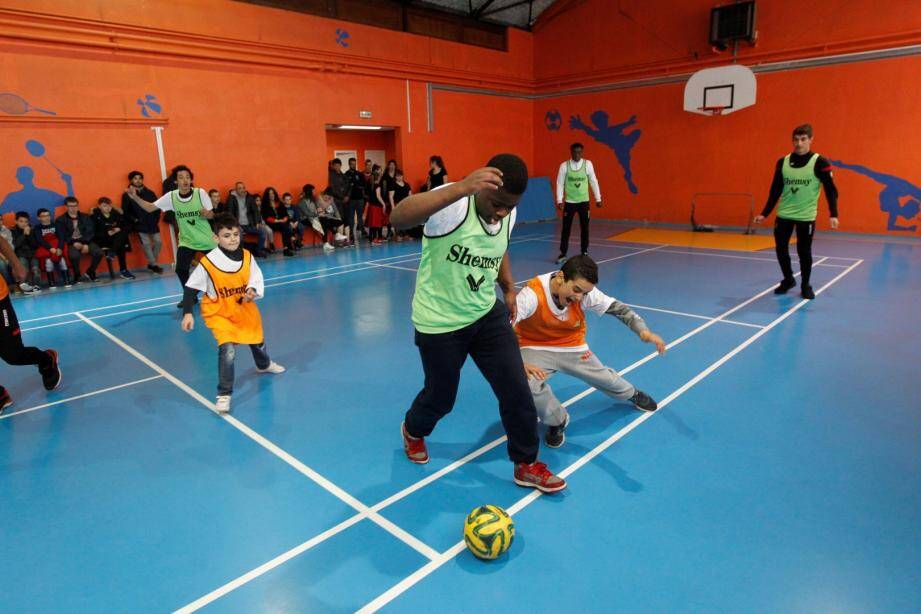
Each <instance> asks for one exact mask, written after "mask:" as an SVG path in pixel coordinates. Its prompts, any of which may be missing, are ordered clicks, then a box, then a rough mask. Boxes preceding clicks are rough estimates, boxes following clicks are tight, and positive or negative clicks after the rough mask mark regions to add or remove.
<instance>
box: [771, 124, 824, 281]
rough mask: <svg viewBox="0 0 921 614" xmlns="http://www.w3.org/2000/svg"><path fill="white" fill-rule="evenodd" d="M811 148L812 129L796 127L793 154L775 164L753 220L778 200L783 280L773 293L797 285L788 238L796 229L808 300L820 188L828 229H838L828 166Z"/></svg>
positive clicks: (777, 231) (776, 233)
mask: <svg viewBox="0 0 921 614" xmlns="http://www.w3.org/2000/svg"><path fill="white" fill-rule="evenodd" d="M811 149H812V126H811V125H809V124H803V125H802V126H797V127H796V128H795V129H794V130H793V153H791V154H787V155H786V156H784V157H783V158H781V159H780V160H778V161H777V166H776V168H775V170H774V180H773V182H772V183H771V192H770V195H769V196H768V200H767V203H766V204H765V205H764V210H763V211H762V212H761V215H759V216H756V217H755V223H756V224H760V223H761V222H763V221H764V218H766V217H767V216H768V215H770V214H771V211H772V210H773V209H774V205H776V204H777V201H778V200H780V206H779V207H777V221H776V222H774V245H775V248H776V251H777V261H778V262H779V263H780V270H781V271H782V272H783V279H782V280H781V281H780V284H779V285H778V286H777V288H775V289H774V294H786V292H787V290H789V289H790V288H792V287H793V286H795V285H796V278H795V277H793V267H792V266H791V264H790V237H791V236H792V235H793V231H794V230H795V231H796V253H797V255H798V256H799V269H800V273H801V278H800V291H801V294H802V297H803V298H807V299H814V298H815V292H813V290H812V286H811V285H810V283H809V281H810V277H811V275H812V236H813V235H814V234H815V218H816V213H817V212H818V204H819V191H820V188H821V187H824V188H825V199H826V200H827V201H828V209H829V211H830V213H831V229H832V230H836V229H837V228H838V189H837V188H836V187H835V182H834V180H833V179H832V174H831V164H830V163H829V162H828V160H826V159H825V158H824V157H823V156H820V155H819V154H817V153H812V151H811Z"/></svg>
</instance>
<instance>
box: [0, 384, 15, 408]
mask: <svg viewBox="0 0 921 614" xmlns="http://www.w3.org/2000/svg"><path fill="white" fill-rule="evenodd" d="M12 404H13V397H11V396H10V393H9V392H8V391H7V389H6V388H4V387H3V386H0V414H2V413H3V410H4V409H6V408H7V407H9V406H10V405H12Z"/></svg>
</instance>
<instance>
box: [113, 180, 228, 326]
mask: <svg viewBox="0 0 921 614" xmlns="http://www.w3.org/2000/svg"><path fill="white" fill-rule="evenodd" d="M173 172H174V173H175V174H176V187H177V189H175V190H173V191H171V192H167V193H166V194H164V195H163V196H161V197H160V198H158V199H157V200H156V202H152V203H151V202H147V201H146V200H144V199H142V198H141V197H140V196H138V195H137V191H136V188H134V186H128V188H127V189H126V190H125V193H126V194H127V195H128V196H129V198H131V200H133V201H134V202H136V203H137V204H138V206H139V207H141V208H142V209H144V211H147V212H149V213H153V212H154V211H157V210H158V209H159V210H160V211H172V212H174V213H175V215H176V224H177V225H178V227H179V246H178V247H177V248H176V276H177V277H179V282H180V283H181V284H182V288H183V291H184V290H185V283H186V282H187V281H188V280H189V269H190V268H191V267H192V260H193V259H194V258H195V254H196V253H200V254H202V255H204V254H207V253H208V252H210V251H211V250H212V249H214V248H215V246H216V245H217V243H216V242H215V240H214V232H212V230H211V224H209V223H208V219H210V218H211V217H212V216H213V215H214V212H213V211H212V205H211V198H210V197H209V196H208V193H207V192H206V191H205V190H203V189H201V188H195V187H193V186H192V179H193V178H194V176H193V175H192V171H191V170H190V169H189V167H187V166H177V167H176V168H175V169H173ZM177 307H179V308H182V302H181V301H180V302H179V304H178V305H177Z"/></svg>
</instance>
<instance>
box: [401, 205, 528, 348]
mask: <svg viewBox="0 0 921 614" xmlns="http://www.w3.org/2000/svg"><path fill="white" fill-rule="evenodd" d="M509 217H510V216H506V217H504V218H502V223H501V226H500V228H499V230H498V232H496V234H490V233H489V231H488V230H487V229H486V224H485V222H483V220H482V219H481V218H480V216H479V215H478V214H477V210H476V203H475V202H474V197H473V196H470V197H468V198H467V215H466V217H465V218H464V221H463V222H462V223H461V225H460V226H458V227H457V228H455V229H454V230H453V231H451V232H450V233H448V234H446V235H444V236H441V237H428V236H423V237H422V260H421V261H420V263H419V272H418V274H417V275H416V292H415V294H414V295H413V325H415V327H416V330H418V331H419V332H420V333H429V334H437V333H449V332H451V331H454V330H458V329H460V328H463V327H465V326H467V325H469V324H472V323H474V322H476V321H477V320H479V319H480V318H482V317H483V316H484V315H486V314H487V313H488V312H489V310H490V309H492V308H493V305H495V304H496V290H495V286H496V280H497V279H498V278H499V265H500V264H502V258H503V257H504V256H505V252H506V250H507V249H508V240H509Z"/></svg>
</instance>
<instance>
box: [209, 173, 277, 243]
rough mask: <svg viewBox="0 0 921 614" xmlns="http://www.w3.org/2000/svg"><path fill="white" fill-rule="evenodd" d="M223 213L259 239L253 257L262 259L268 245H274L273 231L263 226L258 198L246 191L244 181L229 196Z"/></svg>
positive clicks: (245, 231)
mask: <svg viewBox="0 0 921 614" xmlns="http://www.w3.org/2000/svg"><path fill="white" fill-rule="evenodd" d="M257 197H258V195H257ZM222 211H226V212H227V213H229V214H230V215H232V216H233V217H234V218H235V219H236V220H237V222H239V224H240V229H241V230H242V231H243V233H244V234H254V235H256V236H258V237H259V239H258V241H259V242H258V246H259V247H258V249H257V250H256V251H255V252H253V255H254V256H259V257H260V258H261V257H262V256H264V255H265V253H264V252H265V250H266V249H267V247H268V245H270V244H271V243H272V231H271V230H270V229H269V227H268V226H266V225H265V224H263V222H262V216H261V214H260V213H259V207H258V206H257V205H256V198H254V197H253V195H252V194H250V193H249V192H247V191H246V185H245V184H244V183H243V182H242V181H238V182H237V183H236V185H235V186H234V189H233V190H231V191H230V193H229V194H228V195H227V201H226V202H225V203H224V208H223V209H222ZM273 249H274V248H273Z"/></svg>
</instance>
